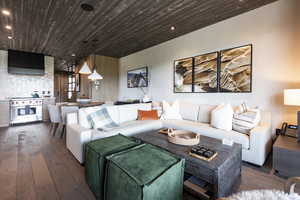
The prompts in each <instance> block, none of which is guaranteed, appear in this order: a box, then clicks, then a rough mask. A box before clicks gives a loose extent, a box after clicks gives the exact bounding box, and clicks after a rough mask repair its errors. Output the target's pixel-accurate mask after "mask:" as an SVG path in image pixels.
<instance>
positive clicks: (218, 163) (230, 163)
mask: <svg viewBox="0 0 300 200" xmlns="http://www.w3.org/2000/svg"><path fill="white" fill-rule="evenodd" d="M134 137H135V138H137V139H140V140H142V141H143V142H145V143H149V144H152V145H155V146H158V147H161V148H163V149H165V150H167V151H169V152H171V153H174V154H175V155H177V156H179V157H181V158H184V159H185V163H186V165H185V172H186V173H188V174H190V175H192V176H194V177H196V178H197V179H199V180H201V181H205V182H206V183H207V186H206V189H207V191H208V192H207V194H209V196H210V198H211V199H217V198H220V197H226V196H229V195H230V194H232V193H233V192H234V189H235V188H236V187H237V186H238V185H239V183H240V177H241V163H242V145H240V144H234V145H233V146H227V145H223V144H222V142H221V141H220V140H217V139H213V138H209V137H205V136H201V137H200V143H199V145H203V146H205V147H208V148H211V149H213V150H216V151H217V152H218V155H217V157H216V158H214V159H213V160H211V161H209V162H208V161H204V160H201V159H197V158H194V157H192V156H190V155H189V152H190V150H191V148H192V146H181V145H175V144H172V143H169V142H168V140H167V135H164V134H161V133H158V131H155V132H146V133H141V134H138V135H135V136H134Z"/></svg>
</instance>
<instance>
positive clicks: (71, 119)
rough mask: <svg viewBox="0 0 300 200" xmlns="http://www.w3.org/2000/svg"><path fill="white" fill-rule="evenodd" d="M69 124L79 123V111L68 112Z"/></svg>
mask: <svg viewBox="0 0 300 200" xmlns="http://www.w3.org/2000/svg"><path fill="white" fill-rule="evenodd" d="M67 124H78V113H77V112H73V113H68V114H67Z"/></svg>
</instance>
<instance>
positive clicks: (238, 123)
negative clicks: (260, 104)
mask: <svg viewBox="0 0 300 200" xmlns="http://www.w3.org/2000/svg"><path fill="white" fill-rule="evenodd" d="M259 121H260V110H259V109H249V110H247V111H246V112H243V113H235V114H234V115H233V121H232V128H233V130H235V131H237V132H240V133H245V134H249V133H250V130H251V129H253V128H254V127H256V126H257V125H258V124H259Z"/></svg>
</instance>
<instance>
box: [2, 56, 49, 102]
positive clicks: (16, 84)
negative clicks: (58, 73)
mask: <svg viewBox="0 0 300 200" xmlns="http://www.w3.org/2000/svg"><path fill="white" fill-rule="evenodd" d="M7 56H8V53H7V51H3V50H0V99H5V98H8V97H20V96H21V97H24V96H25V97H26V96H31V93H32V92H33V91H39V92H42V91H50V92H51V95H53V89H54V58H53V57H49V56H45V75H44V76H29V75H14V74H8V72H7Z"/></svg>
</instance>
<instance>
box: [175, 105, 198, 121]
mask: <svg viewBox="0 0 300 200" xmlns="http://www.w3.org/2000/svg"><path fill="white" fill-rule="evenodd" d="M179 109H180V115H181V116H182V118H183V119H186V120H191V121H197V119H198V114H199V105H197V104H193V103H188V102H180V103H179Z"/></svg>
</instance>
